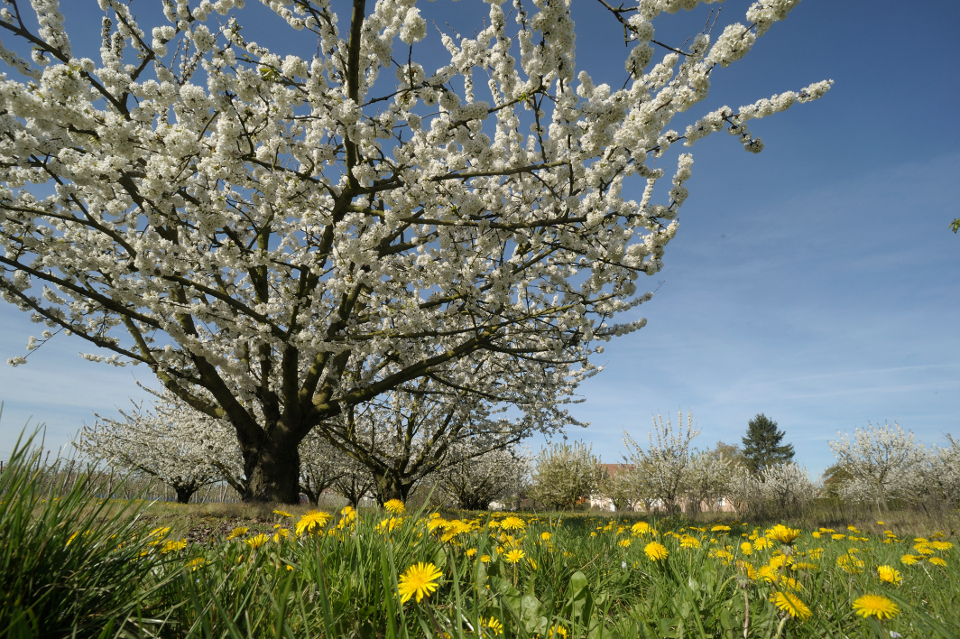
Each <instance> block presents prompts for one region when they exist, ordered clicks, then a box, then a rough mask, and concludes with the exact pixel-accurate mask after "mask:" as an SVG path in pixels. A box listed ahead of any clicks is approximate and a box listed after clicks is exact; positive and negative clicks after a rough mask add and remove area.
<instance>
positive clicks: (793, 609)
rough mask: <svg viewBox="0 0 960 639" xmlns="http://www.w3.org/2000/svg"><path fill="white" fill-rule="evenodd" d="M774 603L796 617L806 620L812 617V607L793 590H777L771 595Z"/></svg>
mask: <svg viewBox="0 0 960 639" xmlns="http://www.w3.org/2000/svg"><path fill="white" fill-rule="evenodd" d="M770 600H771V601H772V602H773V604H774V605H775V606H776V607H777V608H779V609H780V610H782V611H784V612H785V613H787V614H788V615H790V616H791V617H793V618H794V619H797V618H799V619H800V620H801V621H805V620H807V619H809V618H810V614H811V613H810V608H808V607H807V605H806V604H805V603H803V602H802V601H801V600H800V598H799V597H797V596H796V595H795V594H793V593H792V592H775V593H773V596H772V597H770Z"/></svg>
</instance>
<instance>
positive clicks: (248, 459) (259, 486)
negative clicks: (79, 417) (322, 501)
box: [243, 436, 300, 504]
mask: <svg viewBox="0 0 960 639" xmlns="http://www.w3.org/2000/svg"><path fill="white" fill-rule="evenodd" d="M243 464H244V469H245V471H246V475H247V477H248V478H249V481H248V482H247V491H246V493H244V495H243V500H244V501H259V502H278V503H281V504H298V503H300V453H299V451H298V450H297V443H296V442H295V441H293V440H290V441H276V438H274V437H269V436H268V437H264V438H263V440H262V441H261V442H260V448H259V449H258V450H249V451H248V450H244V451H243Z"/></svg>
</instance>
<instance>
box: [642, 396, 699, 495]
mask: <svg viewBox="0 0 960 639" xmlns="http://www.w3.org/2000/svg"><path fill="white" fill-rule="evenodd" d="M658 419H659V421H658ZM699 434H700V430H699V429H695V428H694V427H693V413H692V412H688V413H687V430H686V432H684V430H683V412H682V411H681V412H680V413H679V414H678V416H677V430H676V432H674V427H673V424H672V423H671V422H670V419H669V418H668V419H667V421H666V423H664V421H663V416H661V415H657V417H654V418H653V430H652V431H650V432H649V433H647V439H648V440H649V443H650V445H649V446H648V447H647V450H644V449H643V448H641V447H640V445H639V444H637V442H635V441H634V440H633V438H632V437H630V435H629V434H628V433H627V432H626V431H624V433H623V445H624V448H625V449H626V451H627V452H626V454H625V455H624V460H625V461H626V463H628V464H631V465H632V466H634V467H635V468H642V469H643V470H644V476H643V477H642V482H641V484H640V487H641V489H642V491H643V493H645V494H643V495H642V496H644V497H646V498H647V499H649V500H652V501H655V502H656V503H658V504H659V505H660V506H661V507H663V508H665V509H666V511H667V512H668V513H671V514H673V513H675V512H677V511H678V510H679V509H680V507H681V502H682V500H683V498H684V497H685V496H686V494H687V492H688V488H689V486H690V480H691V473H692V472H693V471H694V469H695V468H696V467H695V466H694V459H693V453H694V449H693V447H692V442H693V440H694V439H695V438H696V437H697V435H699ZM638 496H639V495H638Z"/></svg>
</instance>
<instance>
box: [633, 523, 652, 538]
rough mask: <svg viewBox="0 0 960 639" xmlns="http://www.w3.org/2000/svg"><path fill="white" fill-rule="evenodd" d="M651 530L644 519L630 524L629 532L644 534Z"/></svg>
mask: <svg viewBox="0 0 960 639" xmlns="http://www.w3.org/2000/svg"><path fill="white" fill-rule="evenodd" d="M651 530H653V529H652V528H651V527H650V524H648V523H647V522H645V521H638V522H637V523H635V524H634V525H632V526H630V534H632V535H646V534H648V533H649V532H650V531H651Z"/></svg>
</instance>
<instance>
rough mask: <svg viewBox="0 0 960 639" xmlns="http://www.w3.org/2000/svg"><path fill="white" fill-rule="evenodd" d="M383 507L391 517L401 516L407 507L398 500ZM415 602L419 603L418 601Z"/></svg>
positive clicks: (391, 501) (392, 500)
mask: <svg viewBox="0 0 960 639" xmlns="http://www.w3.org/2000/svg"><path fill="white" fill-rule="evenodd" d="M383 507H384V508H386V509H387V512H388V513H391V514H393V515H403V514H405V513H406V512H407V507H406V506H404V505H403V502H402V501H400V500H399V499H391V500H390V501H388V502H386V503H384V504H383ZM417 601H419V599H418V600H417Z"/></svg>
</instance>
